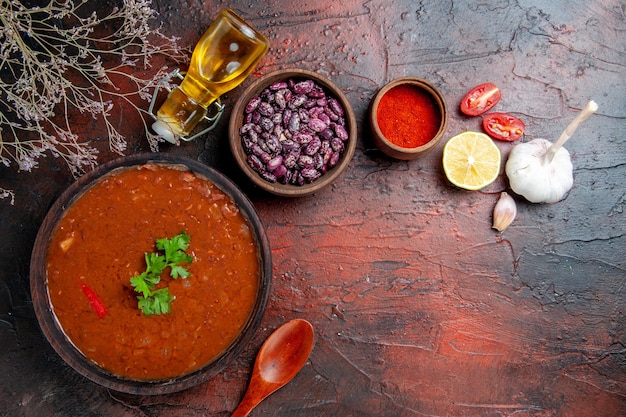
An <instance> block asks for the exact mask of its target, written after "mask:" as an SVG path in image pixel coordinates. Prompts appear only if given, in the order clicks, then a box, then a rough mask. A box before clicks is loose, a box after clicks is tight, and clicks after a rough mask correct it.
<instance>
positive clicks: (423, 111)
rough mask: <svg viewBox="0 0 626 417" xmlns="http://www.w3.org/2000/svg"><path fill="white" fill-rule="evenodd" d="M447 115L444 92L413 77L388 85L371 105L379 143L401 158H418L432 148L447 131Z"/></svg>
mask: <svg viewBox="0 0 626 417" xmlns="http://www.w3.org/2000/svg"><path fill="white" fill-rule="evenodd" d="M446 118H447V110H446V104H445V101H444V99H443V96H442V95H441V93H439V91H438V90H437V89H436V88H435V87H434V86H432V85H431V84H429V83H428V82H426V81H424V80H421V79H418V78H413V77H407V78H400V79H397V80H395V81H392V82H391V83H389V84H387V85H386V86H385V87H383V88H382V89H381V90H380V91H379V92H378V94H377V95H376V97H375V98H374V100H373V101H372V105H371V108H370V124H371V127H372V131H373V134H374V142H375V144H376V145H377V146H378V147H379V148H380V149H381V150H382V151H383V152H384V153H386V154H387V155H389V156H391V157H394V158H397V159H414V158H417V157H419V156H421V155H423V154H425V153H426V152H428V151H430V150H431V149H432V148H433V147H434V146H435V145H436V144H437V143H438V142H439V140H440V139H441V136H442V134H443V132H444V131H445V126H446Z"/></svg>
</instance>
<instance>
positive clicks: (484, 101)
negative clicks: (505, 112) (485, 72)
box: [461, 83, 502, 116]
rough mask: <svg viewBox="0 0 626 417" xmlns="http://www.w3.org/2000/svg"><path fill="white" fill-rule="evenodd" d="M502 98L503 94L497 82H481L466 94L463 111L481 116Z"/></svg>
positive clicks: (462, 102)
mask: <svg viewBox="0 0 626 417" xmlns="http://www.w3.org/2000/svg"><path fill="white" fill-rule="evenodd" d="M500 98H502V94H501V93H500V89H499V88H498V87H497V86H496V85H495V84H493V83H484V84H480V85H477V86H476V87H474V88H472V89H471V90H470V91H469V92H468V93H467V94H465V97H463V100H461V111H462V112H463V113H464V114H466V115H468V116H479V115H481V114H483V113H486V112H488V111H489V110H491V109H492V108H493V106H495V105H496V104H498V102H499V101H500Z"/></svg>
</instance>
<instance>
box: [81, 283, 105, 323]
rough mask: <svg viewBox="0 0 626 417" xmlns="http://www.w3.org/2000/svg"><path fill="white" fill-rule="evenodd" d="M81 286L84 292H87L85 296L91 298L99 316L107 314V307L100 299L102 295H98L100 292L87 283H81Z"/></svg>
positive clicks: (91, 302)
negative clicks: (97, 292)
mask: <svg viewBox="0 0 626 417" xmlns="http://www.w3.org/2000/svg"><path fill="white" fill-rule="evenodd" d="M81 288H82V290H83V294H85V296H86V297H87V299H88V300H89V303H90V304H91V307H93V309H94V310H95V311H96V314H97V315H98V317H100V318H102V317H104V316H106V314H107V308H106V306H105V305H104V303H103V302H102V300H101V299H100V297H98V294H96V292H95V291H94V290H92V289H91V288H90V287H89V286H88V285H87V284H81Z"/></svg>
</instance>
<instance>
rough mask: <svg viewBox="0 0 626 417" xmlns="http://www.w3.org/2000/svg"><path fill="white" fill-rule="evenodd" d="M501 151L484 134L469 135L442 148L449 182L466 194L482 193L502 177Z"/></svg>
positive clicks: (460, 136)
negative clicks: (466, 192) (483, 189)
mask: <svg viewBox="0 0 626 417" xmlns="http://www.w3.org/2000/svg"><path fill="white" fill-rule="evenodd" d="M500 160H501V156H500V149H498V147H497V146H496V144H495V143H493V140H491V138H490V137H489V136H487V135H485V134H484V133H479V132H472V131H467V132H463V133H459V134H458V135H456V136H453V137H452V138H450V140H448V142H447V143H446V145H445V146H444V147H443V170H444V172H445V173H446V177H448V180H449V181H450V182H451V183H452V184H454V185H456V186H457V187H460V188H464V189H466V190H480V189H481V188H483V187H486V186H487V185H489V184H491V183H492V182H494V181H495V180H496V178H498V175H499V174H500Z"/></svg>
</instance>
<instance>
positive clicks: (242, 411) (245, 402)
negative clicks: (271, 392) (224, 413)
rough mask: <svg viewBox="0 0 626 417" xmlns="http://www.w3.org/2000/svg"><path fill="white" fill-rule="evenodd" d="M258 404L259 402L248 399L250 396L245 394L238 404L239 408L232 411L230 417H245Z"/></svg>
mask: <svg viewBox="0 0 626 417" xmlns="http://www.w3.org/2000/svg"><path fill="white" fill-rule="evenodd" d="M258 404H259V401H256V400H254V399H252V398H250V396H249V395H247V394H246V395H244V397H243V399H242V400H241V402H240V403H239V406H238V407H237V408H236V409H235V411H233V414H231V417H246V416H247V415H248V414H250V411H252V410H253V409H254V407H256V406H257V405H258Z"/></svg>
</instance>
